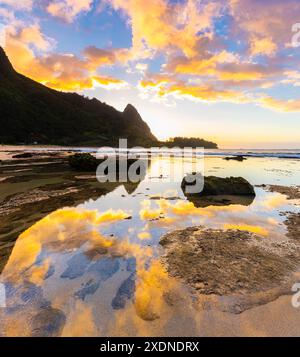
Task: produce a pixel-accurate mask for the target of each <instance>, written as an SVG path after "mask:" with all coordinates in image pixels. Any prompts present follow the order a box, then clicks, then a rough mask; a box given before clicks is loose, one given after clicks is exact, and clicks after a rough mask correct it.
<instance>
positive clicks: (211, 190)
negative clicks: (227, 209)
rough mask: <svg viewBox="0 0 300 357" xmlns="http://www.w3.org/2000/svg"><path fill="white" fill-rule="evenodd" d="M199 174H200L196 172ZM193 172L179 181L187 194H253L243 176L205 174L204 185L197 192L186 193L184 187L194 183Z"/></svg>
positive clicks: (251, 187) (250, 186) (252, 189)
mask: <svg viewBox="0 0 300 357" xmlns="http://www.w3.org/2000/svg"><path fill="white" fill-rule="evenodd" d="M196 175H198V178H199V175H201V174H199V173H198V174H196ZM193 177H195V173H194V174H188V175H187V176H185V177H184V178H183V180H182V182H181V188H182V190H183V192H184V193H185V194H186V195H187V196H216V195H233V196H234V195H237V196H255V191H254V188H253V186H252V185H251V184H250V183H249V182H248V181H247V180H245V179H244V178H243V177H226V178H223V177H217V176H205V177H204V187H203V190H202V191H201V192H199V193H186V187H187V186H189V185H191V186H192V185H194V184H195V181H194V182H193V181H192V179H193Z"/></svg>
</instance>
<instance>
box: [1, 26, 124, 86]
mask: <svg viewBox="0 0 300 357" xmlns="http://www.w3.org/2000/svg"><path fill="white" fill-rule="evenodd" d="M51 45H52V41H51V39H48V38H47V37H46V36H44V35H43V33H42V32H41V30H40V27H39V25H37V24H34V25H31V26H28V27H23V28H20V29H18V28H17V29H15V28H14V27H13V26H11V27H8V28H7V29H6V38H5V51H6V53H7V55H8V56H9V58H10V59H11V61H12V64H13V66H14V67H15V69H16V70H17V71H18V72H20V73H22V74H24V75H26V76H28V77H30V78H32V79H34V80H36V81H38V82H40V83H43V84H45V85H47V86H48V87H51V88H53V89H57V90H64V91H74V90H75V91H76V90H78V91H80V90H83V89H91V88H94V87H95V86H101V87H103V88H105V89H120V88H123V87H125V86H126V85H127V83H126V82H125V81H123V80H120V79H118V78H113V77H110V76H101V75H99V74H98V73H97V70H98V68H99V67H100V66H105V65H108V64H113V63H114V62H115V61H117V57H116V54H115V52H114V50H111V51H110V50H101V49H96V48H91V47H89V48H87V49H86V50H85V51H84V52H83V54H84V57H83V58H79V57H77V56H75V55H73V54H56V53H46V54H45V55H40V56H37V55H36V54H35V52H34V51H33V49H32V46H34V47H35V48H37V49H38V50H41V51H45V50H47V49H49V48H51Z"/></svg>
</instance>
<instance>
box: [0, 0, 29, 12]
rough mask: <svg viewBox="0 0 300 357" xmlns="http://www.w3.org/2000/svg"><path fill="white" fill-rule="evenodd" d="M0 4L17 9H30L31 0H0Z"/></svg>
mask: <svg viewBox="0 0 300 357" xmlns="http://www.w3.org/2000/svg"><path fill="white" fill-rule="evenodd" d="M0 5H6V6H9V7H12V8H14V9H17V10H28V11H29V10H31V9H32V6H33V0H22V1H19V0H0Z"/></svg>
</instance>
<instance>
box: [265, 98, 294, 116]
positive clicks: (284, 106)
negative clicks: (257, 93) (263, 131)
mask: <svg viewBox="0 0 300 357" xmlns="http://www.w3.org/2000/svg"><path fill="white" fill-rule="evenodd" d="M259 102H260V104H261V105H262V106H264V107H266V108H269V109H272V110H276V111H279V112H283V113H288V112H300V99H290V100H283V99H276V98H272V97H264V98H261V99H260V100H259Z"/></svg>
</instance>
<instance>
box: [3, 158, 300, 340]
mask: <svg viewBox="0 0 300 357" xmlns="http://www.w3.org/2000/svg"><path fill="white" fill-rule="evenodd" d="M208 161H209V163H208V165H206V166H205V169H206V174H214V175H216V174H217V175H218V176H228V175H235V176H237V175H238V176H244V177H245V178H247V179H249V180H250V181H251V183H272V182H276V183H277V182H278V181H277V180H279V181H280V182H281V183H282V181H283V182H286V183H287V184H289V183H293V180H294V181H297V180H299V172H300V171H299V163H297V165H295V166H297V169H296V170H295V171H293V172H294V174H293V173H291V175H290V176H286V174H282V173H279V172H278V171H276V170H277V169H278V170H279V168H278V167H277V166H278V165H279V167H280V169H281V170H282V164H280V163H279V161H280V160H277V162H275V160H274V161H273V159H271V160H270V159H268V160H266V159H249V160H247V161H246V163H243V164H241V163H237V162H225V161H224V160H221V159H219V158H209V159H208ZM286 162H287V163H286V167H287V170H289V167H290V166H293V165H294V163H293V162H292V160H291V161H289V160H287V161H286ZM172 165H174V167H173V169H174V172H176V160H173V161H172ZM274 165H275V166H274ZM276 165H277V166H276ZM293 167H294V166H293ZM163 168H164V163H163V162H160V163H154V164H153V165H152V166H151V169H150V172H149V173H148V175H147V177H146V178H145V180H143V181H142V182H141V183H140V184H139V185H137V187H136V188H135V190H134V192H132V193H128V192H127V191H126V190H125V188H124V186H122V185H120V186H119V187H117V188H116V189H115V190H114V191H112V192H110V193H109V194H107V195H105V196H102V197H99V199H97V200H95V201H93V200H89V201H87V202H86V203H85V204H82V205H80V206H78V207H73V208H72V207H71V208H63V209H60V210H58V211H56V212H53V213H51V214H50V215H48V216H47V217H45V218H44V219H42V220H41V221H39V222H37V223H36V224H34V225H33V226H32V227H31V228H29V229H28V230H27V231H25V232H24V233H23V234H21V236H20V237H19V238H18V240H17V242H16V244H15V247H14V249H13V252H12V254H11V256H10V258H9V261H8V263H7V265H6V267H5V269H4V270H3V273H2V275H1V277H0V281H1V282H3V283H5V286H6V289H7V308H6V309H5V310H3V311H2V312H0V316H1V321H2V324H1V327H0V333H1V334H3V335H21V336H25V335H45V336H56V335H63V336H84V335H85V336H97V335H106V336H109V335H111V336H113V335H117V336H119V335H133V336H135V335H176V334H178V335H195V334H196V335H197V334H201V331H202V328H203V326H205V324H208V321H209V319H210V318H211V319H212V320H211V321H213V320H214V318H216V317H218V318H219V319H223V320H222V322H220V323H224V316H223V315H222V317H221V316H220V312H215V315H212V316H214V318H213V317H212V316H211V317H209V316H210V315H209V311H206V310H205V309H204V310H203V309H202V310H201V309H199V305H197V304H195V297H194V296H193V294H192V293H191V292H190V291H189V289H188V288H187V287H186V286H184V285H183V284H182V283H181V282H180V281H178V280H177V279H175V278H172V277H170V276H169V275H168V274H167V272H166V271H165V269H164V267H163V266H162V264H161V261H160V255H161V253H162V248H161V247H160V246H159V239H160V237H161V236H162V235H163V234H164V233H166V232H168V231H171V230H174V229H179V228H184V227H187V226H191V225H201V226H204V227H208V228H220V229H232V228H233V229H241V230H246V231H249V232H254V233H256V234H258V235H261V236H262V237H263V238H264V239H285V238H284V237H285V232H286V229H285V226H284V225H283V224H282V222H283V220H284V217H282V216H281V215H280V211H288V210H295V207H294V206H292V205H291V204H290V203H289V202H288V201H287V199H286V198H285V196H283V195H281V194H278V193H269V192H266V191H264V190H263V188H258V187H257V188H256V194H257V196H256V198H255V200H254V202H253V203H252V204H251V205H249V206H247V205H239V204H235V205H227V206H207V207H196V206H195V205H194V204H193V203H192V202H190V201H188V200H187V199H186V198H185V197H184V195H183V193H182V191H181V189H180V181H181V178H182V176H180V177H179V176H178V178H177V180H175V182H172V183H169V182H168V180H167V178H165V179H161V180H158V181H157V182H150V181H149V177H150V176H154V175H158V174H161V170H163ZM268 170H273V171H272V172H273V174H272V175H271V177H272V180H269V179H268V177H269V175H270V173H269V171H268ZM282 175H283V176H282ZM254 177H255V180H254V179H253V178H254ZM271 181H272V182H271ZM298 183H299V181H298ZM162 197H163V198H162ZM203 299H204V300H205V297H203ZM204 319H205V321H204ZM207 319H208V320H207ZM220 321H221V320H220ZM212 323H213V322H212ZM251 328H252V327H251ZM1 329H2V331H1ZM210 330H211V329H210V327H209V326H207V331H210Z"/></svg>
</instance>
